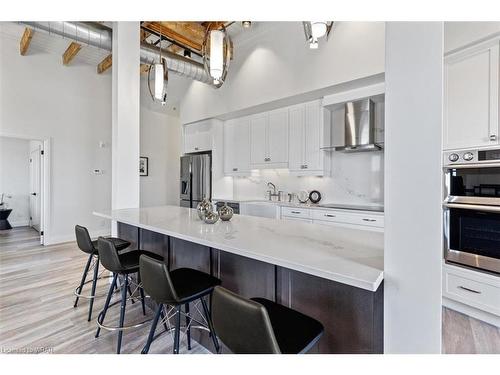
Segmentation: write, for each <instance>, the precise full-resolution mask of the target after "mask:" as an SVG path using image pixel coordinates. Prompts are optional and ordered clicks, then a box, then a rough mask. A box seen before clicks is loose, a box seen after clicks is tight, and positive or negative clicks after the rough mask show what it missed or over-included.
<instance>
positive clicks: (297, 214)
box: [281, 206, 384, 232]
mask: <svg viewBox="0 0 500 375" xmlns="http://www.w3.org/2000/svg"><path fill="white" fill-rule="evenodd" d="M281 219H283V220H295V221H303V222H307V223H314V224H322V225H333V226H340V227H344V228H352V229H362V230H371V231H376V232H383V231H384V214H383V213H373V212H366V211H360V212H350V211H346V210H325V209H319V208H301V207H299V208H296V207H286V206H285V207H281Z"/></svg>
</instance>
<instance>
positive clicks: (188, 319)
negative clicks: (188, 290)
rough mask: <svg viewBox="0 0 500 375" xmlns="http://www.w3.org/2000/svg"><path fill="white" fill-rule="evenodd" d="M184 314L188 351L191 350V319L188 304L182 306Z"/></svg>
mask: <svg viewBox="0 0 500 375" xmlns="http://www.w3.org/2000/svg"><path fill="white" fill-rule="evenodd" d="M184 311H185V312H186V337H187V346H188V350H191V317H190V316H189V302H188V303H186V304H185V305H184Z"/></svg>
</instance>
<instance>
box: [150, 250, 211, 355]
mask: <svg viewBox="0 0 500 375" xmlns="http://www.w3.org/2000/svg"><path fill="white" fill-rule="evenodd" d="M140 269H141V271H140V274H141V277H142V282H143V285H144V290H145V291H146V293H148V294H149V295H150V296H151V298H152V299H153V300H154V301H155V302H156V303H157V304H158V307H157V310H156V315H155V318H154V320H153V323H152V324H151V329H150V331H149V336H148V339H147V341H146V345H145V346H144V348H143V349H142V354H146V353H148V352H149V347H150V346H151V343H152V342H153V339H154V337H155V330H156V326H157V324H158V320H159V319H160V317H162V320H163V323H164V324H165V325H166V323H167V321H169V319H170V318H171V317H172V318H173V317H174V316H175V327H174V347H173V352H174V354H178V353H179V344H180V329H181V315H182V314H183V315H184V316H185V318H186V338H187V348H188V350H190V349H191V324H192V321H194V320H195V319H194V318H193V316H192V315H191V313H190V307H189V304H190V303H191V302H193V303H194V304H196V303H197V301H199V302H200V303H201V305H202V308H203V319H205V322H204V323H202V322H198V323H202V324H203V325H202V327H203V328H204V329H208V331H209V332H210V336H211V338H212V342H213V344H214V347H215V351H216V352H219V342H218V340H217V337H216V335H215V332H214V329H213V325H212V318H211V314H210V310H209V308H208V304H207V302H206V301H205V299H204V297H207V296H210V295H211V294H212V291H213V290H214V288H215V287H216V286H217V285H220V283H221V281H220V280H219V279H218V278H216V277H213V276H211V275H209V274H207V273H205V272H201V271H198V270H195V269H191V268H178V269H176V270H173V271H169V270H168V269H167V265H166V264H165V263H164V262H161V261H158V260H156V259H153V258H151V257H149V256H147V255H142V256H141V259H140ZM164 305H169V306H171V307H172V308H173V309H174V310H175V315H173V316H171V317H169V316H168V315H169V314H168V311H167V314H164V313H163V306H164ZM195 306H196V305H195ZM182 307H184V312H183V311H182ZM165 315H166V317H165V318H163V317H164V316H165ZM166 329H167V328H166Z"/></svg>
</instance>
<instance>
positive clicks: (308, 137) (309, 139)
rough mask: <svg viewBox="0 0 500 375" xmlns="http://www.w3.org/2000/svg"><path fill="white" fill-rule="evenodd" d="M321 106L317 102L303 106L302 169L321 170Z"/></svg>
mask: <svg viewBox="0 0 500 375" xmlns="http://www.w3.org/2000/svg"><path fill="white" fill-rule="evenodd" d="M320 111H321V106H320V102H319V101H314V102H310V103H306V105H305V126H304V142H305V147H304V149H305V151H304V169H305V170H319V169H323V165H322V163H321V161H322V157H321V156H322V151H321V150H320V147H321V143H322V139H321V121H320V113H321V112H320Z"/></svg>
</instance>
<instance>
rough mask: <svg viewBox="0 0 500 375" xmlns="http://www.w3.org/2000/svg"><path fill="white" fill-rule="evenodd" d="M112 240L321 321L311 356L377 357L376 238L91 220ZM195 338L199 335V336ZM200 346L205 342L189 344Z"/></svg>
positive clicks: (146, 218) (138, 214) (245, 220)
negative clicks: (113, 234)
mask: <svg viewBox="0 0 500 375" xmlns="http://www.w3.org/2000/svg"><path fill="white" fill-rule="evenodd" d="M95 215H97V216H100V217H104V218H107V219H110V220H113V221H115V222H117V224H118V235H119V236H120V237H122V238H124V239H127V240H129V241H131V242H132V248H133V247H137V248H141V249H144V250H149V251H153V252H156V253H158V254H160V255H163V256H164V258H165V262H166V263H167V265H168V267H169V268H170V269H176V268H179V267H191V268H195V269H199V270H201V271H204V272H207V273H210V274H212V275H214V276H216V277H218V278H220V279H221V280H222V286H224V287H226V288H228V289H230V290H233V291H235V292H236V293H238V294H241V295H243V296H244V297H264V298H268V299H271V300H274V301H276V302H278V303H281V304H283V305H286V306H289V307H291V308H294V309H296V310H299V311H301V312H303V313H305V314H307V315H310V316H312V317H314V318H316V319H318V320H319V321H321V322H322V323H323V325H324V327H325V334H324V335H323V337H322V338H321V340H320V341H319V342H318V344H317V345H316V348H314V349H313V350H312V352H319V353H381V352H382V351H383V234H381V233H378V232H370V231H362V230H354V229H347V228H342V227H334V226H330V227H326V226H321V225H314V224H312V225H311V224H304V223H300V222H284V221H281V220H275V219H267V218H258V217H250V216H241V215H235V216H233V218H232V219H231V221H229V222H222V221H219V222H217V223H216V224H213V225H210V224H205V223H204V222H202V221H201V220H199V218H198V215H197V212H196V210H193V209H189V208H183V207H177V206H161V207H151V208H137V209H122V210H114V211H108V212H96V213H95ZM200 332H201V331H200ZM197 339H198V341H200V342H201V343H202V344H204V343H205V342H206V344H207V347H209V348H210V347H211V346H210V342H209V341H208V340H206V339H207V338H206V337H203V333H200V337H197Z"/></svg>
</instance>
